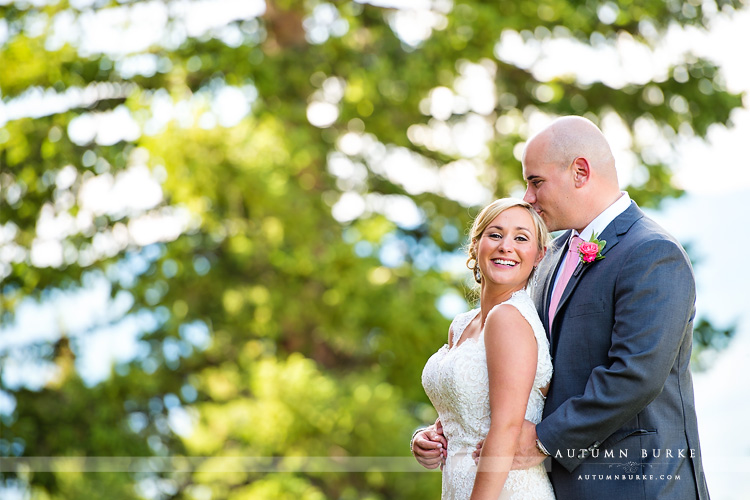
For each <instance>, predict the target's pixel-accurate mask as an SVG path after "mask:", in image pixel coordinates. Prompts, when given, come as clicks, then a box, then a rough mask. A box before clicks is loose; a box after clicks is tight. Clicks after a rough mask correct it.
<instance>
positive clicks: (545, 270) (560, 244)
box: [537, 231, 571, 339]
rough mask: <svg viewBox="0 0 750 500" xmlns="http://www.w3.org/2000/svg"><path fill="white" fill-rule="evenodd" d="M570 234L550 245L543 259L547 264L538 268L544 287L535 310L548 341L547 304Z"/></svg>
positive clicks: (549, 332)
mask: <svg viewBox="0 0 750 500" xmlns="http://www.w3.org/2000/svg"><path fill="white" fill-rule="evenodd" d="M570 233H571V231H566V232H565V233H563V234H562V235H560V236H558V237H557V238H555V240H554V241H553V242H552V243H550V245H549V247H548V248H547V255H546V257H545V258H544V261H546V263H548V264H547V265H544V266H543V267H541V268H540V270H541V271H542V272H541V273H540V276H539V280H540V282H541V283H543V284H544V285H543V289H542V290H541V293H540V295H539V296H538V298H537V310H538V311H539V312H540V316H541V319H542V322H543V324H544V327H545V329H546V330H547V336H548V338H550V339H551V335H550V334H551V331H552V330H551V327H552V325H550V324H549V303H550V300H551V298H552V288H553V285H554V283H555V276H557V271H558V269H560V261H561V260H562V258H563V256H564V255H565V252H566V251H567V245H566V243H567V241H568V240H569V239H570ZM544 261H543V262H544Z"/></svg>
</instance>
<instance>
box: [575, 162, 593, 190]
mask: <svg viewBox="0 0 750 500" xmlns="http://www.w3.org/2000/svg"><path fill="white" fill-rule="evenodd" d="M590 178H591V165H589V161H588V160H587V159H586V158H583V157H582V156H579V157H578V158H576V159H575V160H573V182H574V183H575V186H576V187H577V188H580V187H583V186H584V185H585V184H586V183H587V182H588V181H589V179H590Z"/></svg>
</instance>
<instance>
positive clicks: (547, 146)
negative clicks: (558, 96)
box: [522, 116, 621, 231]
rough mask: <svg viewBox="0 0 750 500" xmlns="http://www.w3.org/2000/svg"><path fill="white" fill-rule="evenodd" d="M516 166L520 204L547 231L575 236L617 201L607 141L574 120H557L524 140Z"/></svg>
mask: <svg viewBox="0 0 750 500" xmlns="http://www.w3.org/2000/svg"><path fill="white" fill-rule="evenodd" d="M522 163H523V175H524V178H525V179H526V182H527V189H526V194H525V195H524V200H526V201H527V202H529V203H531V205H532V206H533V207H534V209H535V210H536V211H537V212H538V213H539V214H540V215H541V216H542V218H543V219H544V221H545V222H546V223H547V226H548V227H549V228H550V229H551V230H552V231H556V230H559V229H577V230H579V231H581V230H582V229H583V228H584V227H586V226H587V225H588V224H589V222H591V220H593V218H595V217H596V216H597V215H598V214H600V213H601V212H602V211H603V210H604V209H606V208H607V207H608V206H610V205H611V204H612V203H614V201H615V200H617V198H619V197H620V196H621V193H620V186H619V183H618V181H617V170H616V169H615V159H614V156H612V150H611V149H610V147H609V144H608V143H607V139H605V137H604V135H603V134H602V132H601V130H599V128H598V127H597V126H596V125H594V124H593V123H592V122H591V121H589V120H587V119H585V118H582V117H580V116H565V117H562V118H558V119H557V120H555V121H553V122H552V123H551V124H550V125H548V126H547V127H546V128H545V129H543V130H542V131H541V132H539V133H538V134H537V135H535V136H534V137H532V138H531V139H529V141H528V142H527V143H526V148H525V149H524V152H523V160H522Z"/></svg>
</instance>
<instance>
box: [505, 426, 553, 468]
mask: <svg viewBox="0 0 750 500" xmlns="http://www.w3.org/2000/svg"><path fill="white" fill-rule="evenodd" d="M536 440H537V435H536V425H534V424H532V423H531V422H529V421H528V420H524V421H523V425H522V426H521V434H520V435H519V436H518V449H517V450H516V455H515V456H514V457H513V466H512V468H513V469H516V470H517V469H529V468H531V467H534V466H535V465H539V464H540V463H542V462H544V459H545V458H547V455H545V454H544V453H542V452H541V451H540V450H539V448H538V447H537V445H536Z"/></svg>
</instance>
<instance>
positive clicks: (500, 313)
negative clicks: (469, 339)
mask: <svg viewBox="0 0 750 500" xmlns="http://www.w3.org/2000/svg"><path fill="white" fill-rule="evenodd" d="M484 342H485V347H486V350H487V371H488V375H489V384H490V411H491V412H492V417H491V422H490V431H489V433H488V434H487V438H486V439H485V441H484V446H483V447H482V454H481V455H480V457H479V465H478V469H477V476H476V479H475V481H474V489H473V491H472V493H471V499H472V500H479V499H493V500H496V499H497V498H498V496H499V495H500V492H501V491H502V489H503V485H504V484H505V480H506V479H507V477H508V471H509V470H510V468H511V464H512V463H513V455H514V454H515V451H516V446H517V444H518V437H519V434H520V432H521V426H522V425H523V421H524V417H525V415H526V406H527V405H528V401H529V393H530V392H531V387H532V385H533V383H534V375H535V374H536V364H537V345H536V339H535V338H534V332H533V330H532V329H531V326H530V325H529V323H528V322H527V321H526V319H525V318H524V317H523V316H522V315H521V313H520V312H519V311H518V309H516V308H515V307H513V306H512V305H509V304H504V305H500V306H498V307H495V308H494V309H493V310H492V311H490V313H489V314H488V315H487V320H486V322H485V326H484Z"/></svg>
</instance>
